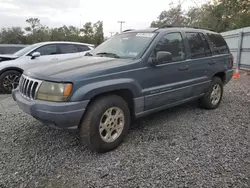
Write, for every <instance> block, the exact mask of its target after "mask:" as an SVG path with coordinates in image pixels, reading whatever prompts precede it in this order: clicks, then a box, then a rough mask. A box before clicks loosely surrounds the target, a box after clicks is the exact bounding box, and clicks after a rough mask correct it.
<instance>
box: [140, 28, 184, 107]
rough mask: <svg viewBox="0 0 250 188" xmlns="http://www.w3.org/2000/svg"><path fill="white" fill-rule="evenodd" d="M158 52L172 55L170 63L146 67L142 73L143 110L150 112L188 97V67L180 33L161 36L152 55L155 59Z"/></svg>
mask: <svg viewBox="0 0 250 188" xmlns="http://www.w3.org/2000/svg"><path fill="white" fill-rule="evenodd" d="M158 51H167V52H170V53H171V54H172V61H171V62H165V63H164V62H163V63H162V64H160V65H157V66H156V67H150V66H149V67H148V68H146V70H145V71H144V73H143V74H144V75H145V76H143V77H144V78H146V79H144V80H143V81H142V84H141V85H142V87H143V95H144V96H145V109H144V110H150V109H155V108H158V107H161V106H166V105H170V104H174V103H176V102H179V101H182V100H184V99H186V98H188V97H189V93H188V92H187V86H188V79H189V67H188V62H187V61H186V60H185V59H186V52H185V48H184V43H183V36H182V34H181V33H180V32H173V33H168V34H166V35H165V36H163V37H162V38H161V39H160V40H159V42H158V43H157V45H156V46H155V49H154V51H153V53H152V55H151V56H152V57H155V55H156V53H157V52H158Z"/></svg>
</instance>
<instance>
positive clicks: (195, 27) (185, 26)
mask: <svg viewBox="0 0 250 188" xmlns="http://www.w3.org/2000/svg"><path fill="white" fill-rule="evenodd" d="M171 27H182V28H194V29H205V30H210V31H214V30H212V29H210V28H204V27H197V26H188V25H167V24H166V25H162V26H160V27H159V28H158V29H162V28H171ZM158 29H157V30H158Z"/></svg>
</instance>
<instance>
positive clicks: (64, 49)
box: [0, 41, 94, 93]
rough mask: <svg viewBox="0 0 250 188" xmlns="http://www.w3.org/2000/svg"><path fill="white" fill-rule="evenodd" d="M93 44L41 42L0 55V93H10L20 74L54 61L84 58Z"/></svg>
mask: <svg viewBox="0 0 250 188" xmlns="http://www.w3.org/2000/svg"><path fill="white" fill-rule="evenodd" d="M92 49H94V45H93V44H87V43H78V42H62V41H60V42H58V41H53V42H41V43H36V44H33V45H30V46H27V47H25V48H23V49H21V50H19V51H18V52H16V53H14V54H13V55H0V91H1V92H3V93H11V91H12V90H13V89H15V88H16V87H17V86H18V83H19V78H20V76H21V74H22V72H23V71H24V70H26V69H28V68H32V67H37V66H46V64H48V63H49V64H50V63H53V62H56V61H62V60H66V59H71V58H77V57H82V56H84V55H85V54H86V53H87V52H89V51H91V50H92Z"/></svg>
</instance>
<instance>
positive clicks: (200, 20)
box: [151, 0, 250, 32]
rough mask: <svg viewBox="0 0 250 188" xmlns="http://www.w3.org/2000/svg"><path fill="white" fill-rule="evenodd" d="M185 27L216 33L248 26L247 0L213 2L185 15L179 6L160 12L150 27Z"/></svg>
mask: <svg viewBox="0 0 250 188" xmlns="http://www.w3.org/2000/svg"><path fill="white" fill-rule="evenodd" d="M164 24H167V25H187V26H197V27H204V28H208V29H212V30H215V31H217V32H223V31H228V30H232V29H237V28H242V27H247V26H249V25H250V3H249V0H230V1H229V0H214V1H213V3H206V4H203V5H202V6H201V7H192V8H190V9H189V10H188V11H187V12H186V13H185V12H183V11H182V7H181V5H177V6H175V7H173V6H171V8H170V9H169V10H168V11H166V10H165V11H162V12H161V14H160V16H159V17H158V20H156V21H153V22H152V23H151V27H160V26H162V25H164Z"/></svg>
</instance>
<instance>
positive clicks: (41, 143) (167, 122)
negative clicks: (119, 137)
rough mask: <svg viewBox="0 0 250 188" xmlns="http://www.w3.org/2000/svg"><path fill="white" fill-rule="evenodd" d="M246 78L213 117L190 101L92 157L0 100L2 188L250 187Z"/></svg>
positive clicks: (229, 89)
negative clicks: (109, 150) (116, 145)
mask: <svg viewBox="0 0 250 188" xmlns="http://www.w3.org/2000/svg"><path fill="white" fill-rule="evenodd" d="M249 126H250V76H246V75H241V78H240V79H239V80H233V81H231V82H230V83H229V84H228V85H227V86H226V87H225V93H224V98H223V102H222V103H221V106H220V107H219V108H218V109H216V110H213V111H206V110H202V109H199V108H197V104H196V102H194V103H190V104H185V105H182V106H179V107H175V108H172V109H169V110H166V111H163V112H160V113H157V114H154V115H151V116H149V117H147V118H144V119H141V120H138V121H137V122H136V123H135V125H134V126H133V127H132V128H131V130H130V133H129V135H128V136H127V138H126V140H125V141H124V142H123V144H122V145H121V146H120V147H119V148H118V149H116V150H115V151H112V152H109V153H106V154H96V153H93V152H90V151H89V150H88V149H87V148H86V147H85V146H84V145H82V144H81V142H80V141H79V140H78V139H77V138H76V137H75V136H74V135H72V134H68V133H65V132H60V131H56V130H51V129H49V128H47V127H45V126H42V125H41V124H40V123H39V122H38V121H36V120H34V119H33V118H31V117H30V116H29V115H26V114H24V113H23V112H22V111H21V110H19V108H17V105H16V104H15V102H14V101H13V100H12V98H11V96H9V95H2V96H0V188H12V187H15V188H18V187H21V188H24V187H31V188H35V187H49V188H62V187H66V188H68V187H74V188H77V187H83V188H87V187H142V188H144V187H157V188H158V187H171V188H175V187H190V188H196V187H209V188H213V187H214V188H220V187H225V188H229V187H240V188H242V187H250V129H249Z"/></svg>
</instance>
